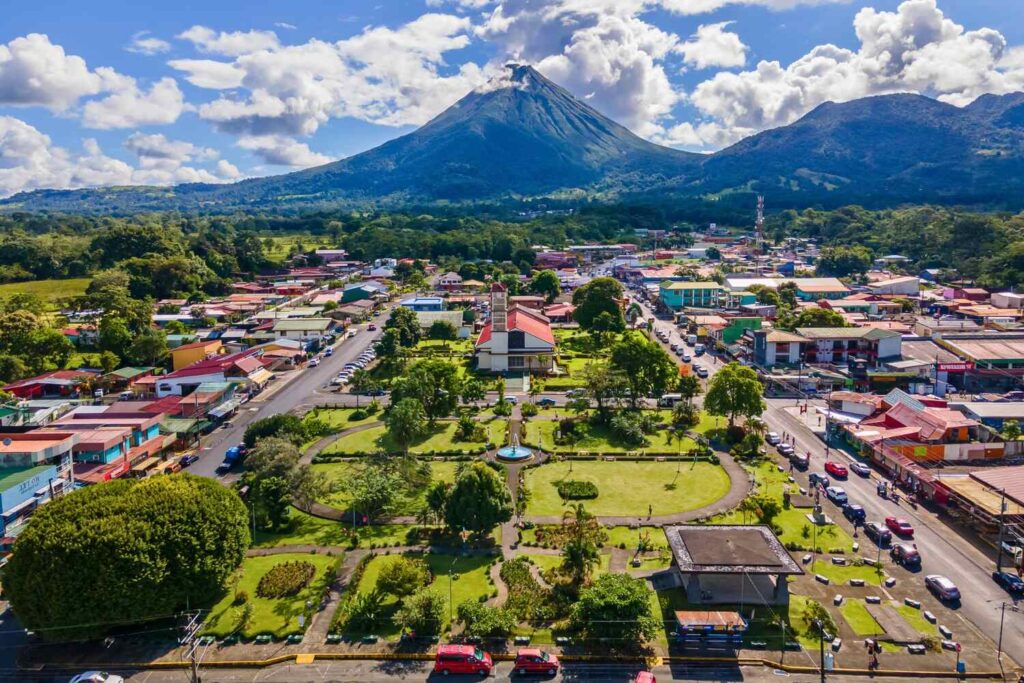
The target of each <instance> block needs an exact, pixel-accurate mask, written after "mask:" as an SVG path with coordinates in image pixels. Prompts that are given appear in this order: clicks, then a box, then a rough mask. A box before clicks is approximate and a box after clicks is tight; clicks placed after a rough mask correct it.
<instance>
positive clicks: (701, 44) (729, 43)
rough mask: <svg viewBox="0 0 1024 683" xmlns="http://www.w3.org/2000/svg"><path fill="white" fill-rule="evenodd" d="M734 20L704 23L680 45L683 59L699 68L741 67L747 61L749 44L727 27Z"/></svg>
mask: <svg viewBox="0 0 1024 683" xmlns="http://www.w3.org/2000/svg"><path fill="white" fill-rule="evenodd" d="M731 23H732V22H729V21H723V22H720V23H718V24H702V25H701V26H699V27H698V28H697V32H696V33H694V34H693V35H692V36H690V39H689V40H687V41H686V42H685V43H683V44H682V45H680V46H679V48H678V50H679V53H680V54H681V55H682V56H683V61H684V62H685V63H686V64H687V65H690V66H694V67H696V68H698V69H708V68H711V67H724V68H732V67H740V66H743V65H745V64H746V63H747V49H748V48H747V46H746V45H744V44H743V41H742V40H740V37H739V36H738V35H737V34H735V33H733V32H732V31H726V30H725V29H726V27H728V26H729V24H731Z"/></svg>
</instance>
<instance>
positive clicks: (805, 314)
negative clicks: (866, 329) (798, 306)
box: [779, 308, 849, 330]
mask: <svg viewBox="0 0 1024 683" xmlns="http://www.w3.org/2000/svg"><path fill="white" fill-rule="evenodd" d="M779 327H780V328H785V329H788V330H795V329H796V328H798V327H849V323H847V322H846V319H845V318H843V316H841V315H840V314H839V312H838V311H834V310H832V309H831V308H805V309H803V310H801V311H800V312H799V313H797V314H796V315H792V314H789V315H783V316H780V318H779Z"/></svg>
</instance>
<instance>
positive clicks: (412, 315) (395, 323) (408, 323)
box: [384, 306, 421, 348]
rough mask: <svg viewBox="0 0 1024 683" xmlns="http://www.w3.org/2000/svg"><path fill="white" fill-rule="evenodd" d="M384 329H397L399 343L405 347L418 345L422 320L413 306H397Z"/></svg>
mask: <svg viewBox="0 0 1024 683" xmlns="http://www.w3.org/2000/svg"><path fill="white" fill-rule="evenodd" d="M384 329H385V330H397V331H398V343H399V344H401V345H402V346H404V347H405V348H410V347H413V346H416V344H417V343H419V341H420V336H421V335H420V321H419V319H418V318H417V317H416V311H414V310H412V309H411V308H406V307H405V306H397V307H395V309H394V310H392V311H391V315H390V316H388V320H387V322H386V323H384Z"/></svg>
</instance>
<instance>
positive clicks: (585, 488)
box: [558, 479, 598, 500]
mask: <svg viewBox="0 0 1024 683" xmlns="http://www.w3.org/2000/svg"><path fill="white" fill-rule="evenodd" d="M597 494H598V491H597V484H595V483H594V482H591V481H576V480H572V479H568V480H565V481H560V482H558V495H560V496H561V497H562V498H565V499H566V500H587V499H590V498H597Z"/></svg>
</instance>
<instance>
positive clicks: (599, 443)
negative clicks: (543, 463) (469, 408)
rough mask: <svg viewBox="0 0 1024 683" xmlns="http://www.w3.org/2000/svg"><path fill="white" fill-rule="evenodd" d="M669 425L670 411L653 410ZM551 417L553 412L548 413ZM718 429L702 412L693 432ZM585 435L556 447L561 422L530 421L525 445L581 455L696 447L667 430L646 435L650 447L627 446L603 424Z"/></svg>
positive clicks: (585, 429)
mask: <svg viewBox="0 0 1024 683" xmlns="http://www.w3.org/2000/svg"><path fill="white" fill-rule="evenodd" d="M551 412H552V413H553V412H557V413H558V414H559V415H560V416H565V415H570V414H571V413H569V412H568V411H566V410H565V408H564V407H563V408H556V409H553V410H552V411H551ZM653 412H654V413H655V414H657V416H658V417H660V418H661V420H662V422H663V423H664V424H665V425H667V424H668V423H669V421H670V420H671V418H672V411H671V410H657V411H653ZM545 414H551V413H545ZM715 427H716V420H715V418H713V417H711V416H710V415H707V414H705V413H701V418H700V422H699V423H698V424H697V426H696V427H694V428H693V429H692V430H691V431H693V432H696V433H698V434H704V433H707V432H709V431H711V430H713V429H715ZM580 429H582V430H583V434H584V436H582V438H580V439H579V440H578V441H577V442H576V443H575V444H564V443H563V444H555V432H556V431H557V430H558V422H557V421H555V420H536V419H535V420H530V421H529V422H528V426H527V430H526V431H527V435H526V436H527V438H526V439H524V440H523V441H524V443H528V444H530V445H533V446H538V447H540V448H542V449H543V450H545V451H547V452H549V453H579V452H581V451H587V452H592V453H627V452H630V451H654V452H658V453H680V452H685V451H687V450H689V449H692V448H693V447H694V446H696V444H695V443H694V442H693V440H692V439H689V438H685V439H683V440H682V441H680V442H677V441H676V440H675V439H674V438H673V437H672V433H671V432H670V431H668V430H667V429H662V430H659V431H658V432H656V433H654V434H649V435H648V436H647V445H645V446H640V447H639V448H637V447H634V446H627V445H625V444H623V443H622V442H620V441H619V440H618V439H616V438H615V436H613V435H612V433H611V430H610V429H609V428H608V427H606V426H604V425H591V424H585V425H581V426H580Z"/></svg>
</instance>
